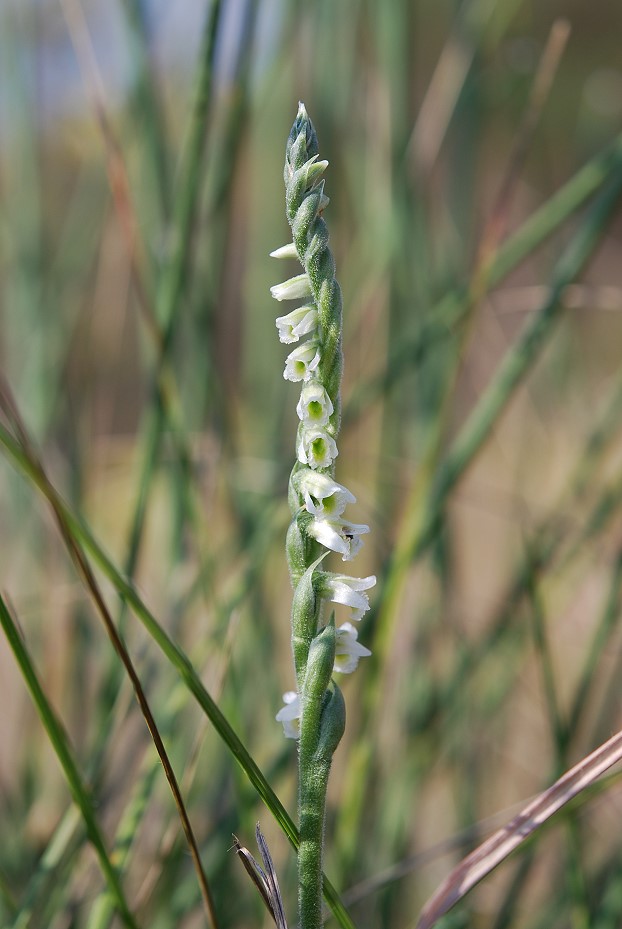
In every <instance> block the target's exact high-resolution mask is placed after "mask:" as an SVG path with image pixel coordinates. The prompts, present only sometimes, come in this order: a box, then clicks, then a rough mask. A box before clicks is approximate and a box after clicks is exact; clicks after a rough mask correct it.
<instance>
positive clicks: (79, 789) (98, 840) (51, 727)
mask: <svg viewBox="0 0 622 929" xmlns="http://www.w3.org/2000/svg"><path fill="white" fill-rule="evenodd" d="M0 624H1V625H2V629H3V630H4V634H5V636H6V639H7V642H8V643H9V645H10V647H11V651H12V652H13V655H14V656H15V660H16V661H17V663H18V665H19V668H20V671H21V672H22V676H23V678H24V681H25V683H26V686H27V687H28V690H29V691H30V695H31V697H32V699H33V702H34V704H35V707H36V710H37V713H38V714H39V718H40V719H41V722H42V724H43V727H44V729H45V731H46V733H47V735H48V738H49V740H50V743H51V745H52V748H53V749H54V751H55V752H56V756H57V758H58V760H59V762H60V764H61V767H62V769H63V772H64V774H65V778H66V780H67V785H68V787H69V789H70V791H71V794H72V796H73V798H74V800H75V802H76V804H77V806H78V807H79V809H80V813H81V815H82V819H83V820H84V825H85V828H86V832H87V835H88V837H89V839H90V841H91V844H92V845H93V848H94V849H95V852H96V854H97V858H98V860H99V865H100V867H101V870H102V873H103V875H104V877H105V879H106V882H107V884H108V888H109V890H110V893H111V895H112V897H113V898H114V901H115V904H116V907H117V909H118V911H119V914H120V916H121V918H122V920H123V922H124V924H125V925H126V926H128V929H138V924H137V922H136V920H135V919H134V916H133V915H132V913H131V911H130V908H129V905H128V903H127V900H126V899H125V894H124V892H123V888H122V887H121V882H120V880H119V875H118V874H117V871H116V869H115V868H114V866H113V864H112V862H111V860H110V857H109V855H108V852H107V850H106V844H105V841H104V836H103V834H102V831H101V829H100V827H99V824H98V822H97V818H96V816H95V807H94V804H93V800H92V799H91V796H90V794H89V791H88V789H87V787H86V785H85V784H84V782H83V780H82V778H81V776H80V772H79V770H78V765H77V763H76V761H75V758H74V755H73V751H72V749H71V746H70V744H69V739H68V737H67V734H66V733H65V731H64V729H63V726H62V723H61V722H60V720H59V719H58V717H57V716H56V714H55V712H54V710H53V709H52V706H51V704H50V702H49V700H48V699H47V697H46V695H45V692H44V690H43V687H42V686H41V683H40V681H39V678H38V676H37V672H36V671H35V667H34V664H33V662H32V661H31V659H30V656H29V654H28V651H27V649H26V646H25V644H24V641H23V639H22V637H21V635H20V632H19V629H18V628H17V625H16V623H15V621H14V620H13V617H12V616H11V613H10V612H9V609H8V607H7V605H6V603H5V602H4V599H3V598H2V596H0Z"/></svg>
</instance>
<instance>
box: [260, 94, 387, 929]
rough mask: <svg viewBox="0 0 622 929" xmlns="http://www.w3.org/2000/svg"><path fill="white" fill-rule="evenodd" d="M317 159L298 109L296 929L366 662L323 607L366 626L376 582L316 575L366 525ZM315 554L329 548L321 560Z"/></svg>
mask: <svg viewBox="0 0 622 929" xmlns="http://www.w3.org/2000/svg"><path fill="white" fill-rule="evenodd" d="M318 151H319V149H318V144H317V137H316V135H315V129H314V128H313V124H312V123H311V120H310V119H309V117H308V116H307V112H306V110H305V108H304V106H303V105H302V104H300V107H299V110H298V116H297V118H296V121H295V123H294V125H293V128H292V131H291V132H290V135H289V139H288V140H287V146H286V155H285V171H284V177H285V186H286V197H285V200H286V213H287V218H288V221H289V224H290V227H291V230H292V237H293V242H292V243H290V244H288V245H285V246H283V247H282V248H278V249H275V251H273V252H272V254H273V256H274V257H275V258H294V257H297V258H298V259H299V261H300V263H301V264H302V266H303V273H302V274H299V275H297V276H296V277H293V278H290V280H288V281H285V282H284V283H282V284H276V285H275V286H274V287H272V288H271V292H272V296H273V297H274V298H275V299H276V300H289V299H296V298H300V297H301V298H304V299H305V304H304V306H300V307H298V308H297V309H295V310H292V311H291V312H290V313H287V314H286V315H285V316H279V317H278V318H277V320H276V326H277V329H278V333H279V339H280V341H281V342H283V343H285V344H289V343H291V342H297V341H298V340H299V339H300V338H301V336H306V335H308V336H309V339H308V340H307V341H306V342H303V343H302V344H301V345H299V346H298V347H297V348H295V349H294V350H293V351H292V352H291V353H290V354H289V355H288V356H287V360H286V362H285V371H284V372H283V377H284V378H285V379H286V380H288V381H301V382H302V386H301V391H300V398H299V400H298V404H297V406H296V412H297V413H298V417H299V419H300V425H299V427H298V436H297V440H296V457H297V459H298V460H297V462H296V464H295V465H294V468H293V470H292V473H291V476H290V483H289V503H290V509H291V513H292V523H291V525H290V528H289V530H288V534H287V560H288V566H289V571H290V577H291V579H292V583H293V586H294V600H293V604H292V614H291V623H292V630H291V632H292V635H291V642H292V651H293V657H294V669H295V672H296V682H297V690H296V691H289V692H288V693H286V694H285V695H284V697H283V699H284V705H283V706H282V707H281V709H280V710H279V712H278V713H277V714H276V718H277V720H278V721H279V722H281V723H282V724H283V729H284V732H285V735H286V737H287V738H290V739H299V752H298V758H299V793H298V804H299V806H298V809H299V814H300V846H299V850H298V874H299V896H298V902H299V917H300V918H299V926H300V929H322V905H321V896H322V847H323V838H324V818H325V808H326V790H327V785H328V775H329V771H330V765H331V761H332V756H333V753H334V751H335V749H336V748H337V746H338V744H339V742H340V740H341V737H342V735H343V732H344V728H345V704H344V699H343V695H342V693H341V690H340V689H339V687H338V686H337V684H336V683H335V682H334V681H333V680H331V677H332V675H333V673H335V672H339V673H341V674H350V673H351V672H352V671H354V670H355V668H356V666H357V665H358V662H359V660H360V659H361V658H363V657H366V656H367V655H369V654H371V653H370V651H369V649H368V648H366V647H365V646H364V645H361V644H360V643H359V641H358V632H357V630H356V628H355V627H354V626H353V625H352V623H350V622H346V623H344V624H343V625H341V626H340V627H339V628H338V629H336V628H335V620H334V616H331V618H330V620H329V621H328V622H325V621H324V619H323V611H322V603H323V601H326V600H330V601H332V602H333V603H338V604H342V605H344V606H347V607H349V608H350V610H351V619H352V620H359V619H360V618H361V617H362V616H363V615H364V613H366V612H367V610H368V609H369V600H368V597H367V593H366V591H367V590H369V589H370V588H371V587H373V585H374V584H375V583H376V578H375V577H373V576H371V575H370V576H369V577H363V578H357V577H348V576H347V575H343V574H332V573H330V572H324V571H322V569H321V567H320V565H321V563H322V561H323V559H324V558H325V557H326V556H327V555H328V554H329V553H330V552H338V553H339V554H340V555H341V556H342V558H343V560H344V561H349V560H351V559H352V558H354V556H355V555H356V553H357V552H358V550H359V549H360V547H361V544H362V542H361V536H363V535H364V534H365V533H367V532H369V526H365V525H363V524H361V523H354V522H351V521H350V520H349V519H346V518H345V517H344V515H343V513H344V511H345V509H346V507H347V506H348V504H350V503H355V502H356V500H355V497H354V494H352V493H351V492H350V491H349V490H348V489H347V488H346V487H344V486H343V485H342V484H339V483H337V481H336V480H335V477H334V462H335V459H336V457H337V455H338V451H339V450H338V448H337V437H338V433H339V411H340V405H341V404H340V386H341V371H342V351H341V339H342V322H341V313H342V308H341V291H340V289H339V284H338V283H337V281H336V280H335V277H334V260H333V256H332V254H331V252H330V249H329V247H328V230H327V228H326V223H325V222H324V219H323V217H322V212H323V210H324V209H325V207H326V206H327V205H328V202H329V200H328V197H327V196H326V195H325V194H324V180H323V179H321V175H322V174H323V173H324V171H325V170H326V167H327V166H328V162H327V161H320V160H318V159H319V154H318ZM307 298H310V299H307ZM310 542H311V543H312V544H309V543H310ZM313 542H315V543H318V544H313ZM319 547H321V548H322V549H323V551H321V552H319V553H318V548H319ZM303 811H304V812H305V815H304V816H303Z"/></svg>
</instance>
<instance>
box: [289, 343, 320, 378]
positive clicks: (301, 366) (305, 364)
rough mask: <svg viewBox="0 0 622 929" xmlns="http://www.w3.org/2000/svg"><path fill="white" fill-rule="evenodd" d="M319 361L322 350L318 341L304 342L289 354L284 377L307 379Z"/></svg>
mask: <svg viewBox="0 0 622 929" xmlns="http://www.w3.org/2000/svg"><path fill="white" fill-rule="evenodd" d="M319 363H320V350H319V347H318V344H317V342H316V341H315V340H314V339H312V340H311V341H309V342H304V343H303V344H302V345H299V346H298V348H295V349H294V351H293V352H291V353H290V354H289V355H288V356H287V359H286V361H285V370H284V371H283V377H284V378H285V380H286V381H306V380H308V379H309V378H310V377H311V375H312V374H313V372H314V371H315V369H316V368H317V366H318V365H319Z"/></svg>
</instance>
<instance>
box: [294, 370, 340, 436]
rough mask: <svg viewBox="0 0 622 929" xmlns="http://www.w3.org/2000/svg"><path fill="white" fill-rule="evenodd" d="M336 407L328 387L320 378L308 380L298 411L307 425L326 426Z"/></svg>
mask: <svg viewBox="0 0 622 929" xmlns="http://www.w3.org/2000/svg"><path fill="white" fill-rule="evenodd" d="M333 411H334V407H333V403H332V400H331V399H330V397H329V396H328V394H327V392H326V389H325V388H324V387H323V386H322V384H320V382H319V381H318V380H310V381H307V382H306V384H304V385H303V388H302V391H301V393H300V400H299V401H298V406H297V407H296V412H297V413H298V416H299V417H300V419H301V420H302V422H303V423H304V425H305V426H325V425H326V424H327V422H328V421H329V419H330V417H331V416H332V415H333Z"/></svg>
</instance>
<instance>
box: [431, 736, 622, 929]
mask: <svg viewBox="0 0 622 929" xmlns="http://www.w3.org/2000/svg"><path fill="white" fill-rule="evenodd" d="M620 760H622V732H618V733H617V734H616V735H614V736H612V738H611V739H609V740H608V741H607V742H605V743H604V744H603V745H601V746H600V747H599V748H597V749H596V750H595V751H593V752H592V753H591V754H590V755H588V756H587V757H586V758H583V760H582V761H580V762H579V763H578V764H576V765H575V766H574V767H573V768H571V769H570V770H569V771H567V772H566V773H565V774H564V775H563V777H560V779H559V780H558V781H556V782H555V783H554V784H553V786H552V787H549V788H548V790H545V791H544V792H543V793H541V794H539V795H538V796H537V797H536V798H535V800H532V801H531V803H529V804H528V805H527V806H526V807H525V808H524V809H523V810H521V812H520V813H519V814H518V816H515V817H514V819H512V820H511V821H510V822H509V823H508V824H507V826H505V827H504V828H503V829H499V830H498V832H495V833H494V835H492V836H491V837H490V838H489V839H487V840H486V841H485V842H483V843H482V844H481V845H480V846H479V847H478V848H476V849H475V851H474V852H472V853H471V854H470V855H467V857H466V858H465V859H464V860H463V861H462V862H461V863H460V864H459V865H458V866H457V867H456V868H454V870H453V871H452V872H451V874H450V875H449V876H448V877H447V878H446V879H445V880H444V881H443V883H442V884H441V885H440V887H439V888H438V890H437V891H436V893H435V894H434V895H433V896H432V897H431V898H430V900H429V901H428V902H427V903H426V905H425V906H424V908H423V910H422V911H421V916H420V917H419V920H418V922H417V926H416V929H430V927H431V926H433V925H434V923H435V922H436V921H437V920H438V919H440V917H441V916H442V915H443V914H444V913H446V912H447V911H448V910H450V909H451V907H452V906H454V905H455V904H456V903H457V902H458V901H459V900H461V899H462V898H463V897H464V896H465V894H467V893H468V892H469V890H471V888H472V887H474V886H475V885H476V884H478V883H479V882H480V881H481V880H482V879H483V878H485V877H486V875H488V874H490V872H491V871H492V870H493V869H494V868H496V867H497V865H499V864H501V862H502V861H504V860H505V859H506V858H507V857H508V855H510V854H511V853H512V852H513V851H515V850H516V849H517V848H518V847H519V846H520V845H521V844H522V843H523V842H524V841H525V840H526V839H528V838H529V836H531V835H533V833H534V832H535V831H536V830H537V829H539V828H540V826H542V825H543V824H544V823H545V822H546V821H547V820H548V819H550V818H551V816H553V815H554V814H555V813H557V812H558V811H559V810H561V809H562V807H564V806H565V805H566V804H567V803H569V801H570V800H572V799H573V798H574V797H576V796H577V795H578V794H579V793H581V791H582V790H585V789H586V788H587V787H590V786H591V785H592V784H593V783H594V782H595V781H596V780H597V779H598V778H599V777H600V776H601V775H602V774H604V773H605V771H607V770H608V769H609V768H611V767H612V766H613V765H614V764H616V763H617V762H618V761H620Z"/></svg>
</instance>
